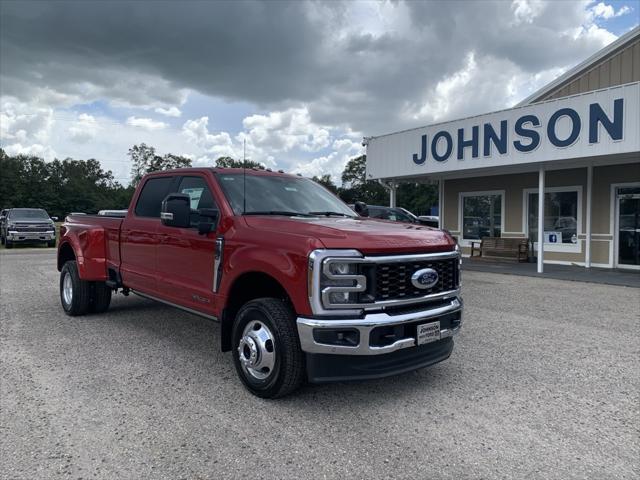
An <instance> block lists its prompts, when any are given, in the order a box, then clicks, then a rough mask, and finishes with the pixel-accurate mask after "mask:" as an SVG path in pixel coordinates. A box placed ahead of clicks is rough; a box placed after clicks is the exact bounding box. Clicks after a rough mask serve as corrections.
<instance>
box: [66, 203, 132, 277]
mask: <svg viewBox="0 0 640 480" xmlns="http://www.w3.org/2000/svg"><path fill="white" fill-rule="evenodd" d="M123 221H124V218H122V217H111V216H106V215H68V216H67V217H66V219H65V223H64V225H63V228H64V229H65V231H68V230H72V231H74V233H75V235H76V236H77V238H78V240H79V241H80V242H82V243H83V244H84V245H82V248H81V251H83V252H85V256H86V257H87V259H91V260H90V261H92V262H95V261H98V262H104V264H106V265H103V267H102V270H103V271H104V272H105V275H106V271H107V269H108V268H112V269H114V270H115V271H116V272H117V271H119V269H120V228H121V226H122V222H123ZM61 233H63V232H61Z"/></svg>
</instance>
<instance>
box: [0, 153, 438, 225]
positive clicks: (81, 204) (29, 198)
mask: <svg viewBox="0 0 640 480" xmlns="http://www.w3.org/2000/svg"><path fill="white" fill-rule="evenodd" d="M128 155H129V158H130V159H131V164H132V167H131V183H130V184H129V185H127V186H125V185H122V184H121V183H119V182H117V181H116V180H115V179H114V176H113V173H112V172H111V171H110V170H103V169H102V167H101V165H100V162H99V161H98V160H95V159H88V160H75V159H72V158H67V159H64V160H58V159H56V160H53V161H51V162H45V161H44V159H42V158H39V157H37V156H32V155H15V156H10V155H8V154H7V153H6V152H5V151H4V150H3V149H2V148H0V208H12V207H33V208H44V209H45V210H46V211H47V212H48V213H49V215H51V216H57V217H59V218H63V217H64V216H65V215H67V214H68V213H70V212H85V213H97V212H98V211H99V210H103V209H109V210H111V209H115V210H119V209H126V208H127V207H128V206H129V202H130V200H131V196H132V195H133V192H134V190H135V187H136V186H137V184H138V183H139V182H140V179H141V178H142V177H143V176H144V175H145V174H147V173H151V172H155V171H160V170H167V169H171V168H183V167H190V166H191V159H189V158H187V157H183V156H180V155H174V154H171V153H168V154H165V155H159V154H158V153H157V152H156V150H155V148H154V147H152V146H149V145H146V144H144V143H141V144H139V145H134V146H133V147H131V148H130V149H129V152H128ZM215 166H217V167H224V168H231V167H236V168H241V167H243V166H245V167H246V168H259V169H264V168H265V166H264V165H262V164H260V163H258V162H255V161H252V160H246V161H242V160H237V159H234V158H232V157H220V158H218V159H217V160H216V162H215ZM365 166H366V156H365V155H361V156H359V157H356V158H352V159H351V160H349V162H347V165H346V166H345V168H344V171H343V172H342V177H341V180H342V185H340V186H338V185H336V184H335V182H334V181H333V179H332V178H331V175H329V174H325V175H322V176H319V177H313V180H315V181H316V182H318V183H320V184H321V185H323V186H324V187H325V188H327V189H328V190H330V191H332V192H333V193H335V194H336V195H338V196H339V197H340V198H341V199H342V200H344V201H345V202H346V203H351V204H352V203H354V202H356V201H362V202H365V203H367V204H369V205H388V204H389V192H388V190H387V189H386V188H385V187H384V186H383V185H381V184H380V183H378V182H376V181H372V180H367V178H366V171H365ZM397 205H398V206H399V207H404V208H406V209H408V210H410V211H412V212H413V213H415V214H417V215H424V214H429V213H430V208H431V207H432V206H435V205H437V189H436V188H435V187H434V186H433V185H425V184H418V183H402V184H400V185H399V186H398V190H397Z"/></svg>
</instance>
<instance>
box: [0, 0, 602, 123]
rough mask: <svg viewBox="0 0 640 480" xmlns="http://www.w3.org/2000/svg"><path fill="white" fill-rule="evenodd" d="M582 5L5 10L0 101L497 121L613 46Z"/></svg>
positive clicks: (35, 5)
mask: <svg viewBox="0 0 640 480" xmlns="http://www.w3.org/2000/svg"><path fill="white" fill-rule="evenodd" d="M586 5H587V3H586V2H551V3H548V4H544V5H543V6H542V7H538V6H536V4H535V3H532V4H529V3H527V2H524V1H523V2H519V3H518V4H510V3H508V2H506V1H497V2H471V1H469V2H464V3H463V2H409V3H406V4H405V3H402V2H397V3H395V2H394V3H385V4H367V5H364V6H365V7H368V10H367V12H368V14H369V17H368V18H364V19H362V18H360V17H359V13H360V12H359V9H363V8H364V7H363V4H358V3H344V4H340V3H334V2H327V3H303V2H291V1H284V2H274V1H270V2H150V1H145V2H70V3H68V2H61V1H57V2H42V3H41V2H36V1H29V2H2V3H1V4H0V8H1V10H2V15H1V18H2V20H1V23H0V32H1V40H2V41H1V42H0V75H1V76H0V80H1V84H2V92H1V93H2V94H3V95H9V96H14V97H16V98H18V99H21V100H22V101H28V100H32V99H34V98H37V99H38V101H39V102H40V103H45V104H56V103H61V104H69V105H71V104H74V103H81V102H83V101H91V100H95V99H100V98H106V99H108V100H111V101H114V102H123V103H126V104H129V105H134V106H147V107H148V106H154V107H162V106H165V107H168V106H174V105H179V104H180V102H181V101H182V100H183V99H184V98H185V95H186V93H185V92H186V91H187V90H188V89H191V90H196V91H199V92H201V93H203V94H207V95H212V96H216V97H222V98H225V99H233V100H243V101H246V102H251V103H254V104H256V105H258V106H260V107H263V108H265V109H271V110H273V109H286V108H290V107H293V106H296V105H299V104H301V103H303V104H305V105H307V108H308V110H309V114H310V115H311V118H312V120H313V121H316V122H318V123H319V124H321V125H346V126H350V127H351V128H353V129H354V130H357V131H363V132H365V133H367V134H377V133H382V132H385V131H389V130H395V129H400V128H405V127H408V126H415V125H417V124H421V123H428V122H430V121H433V120H434V119H439V118H441V117H443V116H445V117H449V118H451V117H454V116H457V115H460V116H461V115H468V114H472V113H480V112H482V111H487V110H491V109H497V108H503V107H505V106H507V104H508V103H509V102H510V101H511V102H512V101H515V100H517V98H515V97H517V96H518V95H520V96H523V95H524V94H525V93H527V92H526V91H524V90H523V89H525V88H528V87H531V88H534V87H535V86H538V83H539V81H540V80H535V81H534V80H532V75H533V74H537V73H540V72H545V71H555V70H557V69H561V68H566V67H568V66H570V65H572V64H575V63H578V62H579V61H581V60H582V59H584V58H586V57H587V56H589V55H590V54H591V53H593V52H595V51H596V50H598V49H599V48H601V47H602V46H603V44H604V43H605V42H606V41H609V40H611V38H610V36H609V37H607V35H606V32H603V31H602V30H598V29H597V28H596V29H595V30H593V31H591V32H587V31H586V30H584V31H582V35H578V33H577V32H579V31H580V29H581V28H582V27H583V26H585V25H587V24H589V22H591V21H592V19H590V18H589V14H588V9H587V8H586ZM372 12H373V13H372ZM376 12H377V16H376ZM589 25H592V23H591V24H589ZM470 58H471V59H472V60H473V61H472V62H470ZM496 69H498V70H496ZM554 69H555V70H554ZM465 75H466V76H465ZM469 77H471V80H469ZM465 79H466V81H467V84H465ZM513 81H516V82H518V83H519V84H520V85H524V87H520V90H518V91H517V92H515V93H514V92H512V91H510V90H509V88H512V86H511V85H510V82H513ZM447 82H448V83H447ZM469 82H471V83H469ZM537 82H538V83H537ZM465 85H466V86H465ZM452 92H453V93H452Z"/></svg>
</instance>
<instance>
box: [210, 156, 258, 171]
mask: <svg viewBox="0 0 640 480" xmlns="http://www.w3.org/2000/svg"><path fill="white" fill-rule="evenodd" d="M216 167H219V168H243V167H244V168H257V169H258V170H264V169H265V167H264V165H262V164H261V163H258V162H254V161H253V160H245V161H242V160H236V159H234V158H232V157H219V158H218V159H217V160H216Z"/></svg>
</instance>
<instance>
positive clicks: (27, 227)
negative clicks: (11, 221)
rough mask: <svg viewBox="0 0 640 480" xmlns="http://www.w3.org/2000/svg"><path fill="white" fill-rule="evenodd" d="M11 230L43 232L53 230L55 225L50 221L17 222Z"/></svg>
mask: <svg viewBox="0 0 640 480" xmlns="http://www.w3.org/2000/svg"><path fill="white" fill-rule="evenodd" d="M10 230H12V231H15V232H42V231H49V230H53V226H52V225H50V224H48V223H17V224H16V225H15V227H11V228H10Z"/></svg>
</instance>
